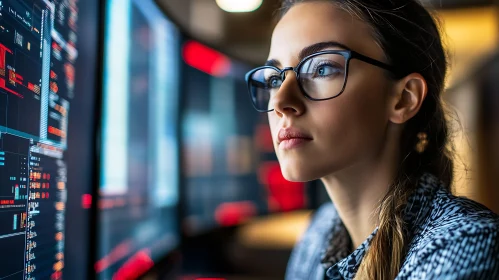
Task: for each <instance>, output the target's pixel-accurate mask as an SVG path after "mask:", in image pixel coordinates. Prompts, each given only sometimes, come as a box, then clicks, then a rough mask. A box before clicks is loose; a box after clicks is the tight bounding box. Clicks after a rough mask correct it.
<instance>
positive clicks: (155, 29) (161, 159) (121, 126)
mask: <svg viewBox="0 0 499 280" xmlns="http://www.w3.org/2000/svg"><path fill="white" fill-rule="evenodd" d="M106 3H107V7H106V25H105V33H104V37H105V50H104V81H103V98H102V108H103V113H102V123H101V144H100V149H101V152H100V159H101V162H100V188H99V193H100V196H99V205H98V208H99V209H98V211H99V214H98V216H99V224H98V225H99V229H98V235H97V238H98V256H97V262H96V263H95V271H96V273H97V276H98V278H99V279H112V278H113V277H115V278H116V279H123V278H121V277H125V278H126V277H134V276H136V275H138V274H140V273H141V272H143V270H147V268H149V267H151V266H152V265H153V263H154V262H155V261H157V260H159V259H160V258H162V257H164V256H165V255H166V254H167V253H168V252H169V251H170V250H172V249H173V248H175V246H176V245H177V243H178V241H179V234H178V221H177V218H176V217H177V203H178V172H179V170H178V161H179V159H178V147H177V146H178V143H177V142H178V140H177V132H176V130H177V119H178V117H177V115H178V95H179V89H178V84H179V83H178V73H179V67H180V66H179V53H180V52H179V44H180V43H179V34H178V31H177V29H176V27H175V26H174V25H173V24H172V23H171V22H170V21H169V20H168V19H167V18H165V16H164V14H163V13H162V12H161V11H160V10H159V8H158V7H157V6H156V4H155V3H154V1H153V0H147V1H145V0H109V1H107V2H106ZM113 279H114V278H113Z"/></svg>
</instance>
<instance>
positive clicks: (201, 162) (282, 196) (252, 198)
mask: <svg viewBox="0 0 499 280" xmlns="http://www.w3.org/2000/svg"><path fill="white" fill-rule="evenodd" d="M182 57H183V62H184V63H183V67H184V69H183V71H182V73H183V77H182V81H183V83H184V86H183V106H182V146H183V148H182V151H183V153H182V157H183V160H182V162H183V167H182V175H183V176H182V188H181V189H182V202H183V207H182V208H183V214H184V215H183V220H182V228H183V230H184V232H185V233H186V235H188V236H190V235H198V234H201V233H205V232H208V231H210V230H212V229H214V228H218V227H223V226H234V225H238V224H240V223H242V222H244V221H247V220H248V219H250V218H252V217H254V216H257V215H262V214H268V213H271V212H282V211H290V210H294V209H299V208H303V207H305V206H306V205H305V190H304V185H303V183H293V182H289V181H286V180H285V179H284V178H283V177H282V173H281V170H280V167H279V163H278V162H277V159H276V156H275V153H274V148H273V144H272V137H271V134H270V129H269V125H268V121H267V115H266V114H262V113H258V112H257V111H256V110H255V109H254V108H253V107H252V105H251V101H250V98H249V95H248V90H247V86H246V82H245V80H244V75H245V73H246V72H247V71H249V70H250V69H251V66H250V65H249V64H247V63H244V62H242V61H240V60H237V59H234V58H232V57H229V56H227V55H226V54H224V53H222V52H219V51H217V50H215V49H213V48H211V47H209V46H206V45H205V44H202V43H200V42H198V41H196V40H193V39H191V38H189V37H186V38H184V42H183V44H182Z"/></svg>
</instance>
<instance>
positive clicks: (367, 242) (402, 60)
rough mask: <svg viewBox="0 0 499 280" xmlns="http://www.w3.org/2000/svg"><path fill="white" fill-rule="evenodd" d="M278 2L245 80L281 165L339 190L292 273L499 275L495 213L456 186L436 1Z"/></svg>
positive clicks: (296, 177)
mask: <svg viewBox="0 0 499 280" xmlns="http://www.w3.org/2000/svg"><path fill="white" fill-rule="evenodd" d="M282 11H283V13H282V17H281V18H280V21H279V22H278V24H277V26H276V28H275V30H274V32H273V35H272V41H271V48H270V53H269V60H268V61H267V63H266V65H265V66H262V67H259V68H256V69H254V70H252V71H250V72H249V73H248V74H247V75H246V79H247V82H248V88H249V92H250V94H251V98H252V102H253V105H254V106H255V108H256V109H257V110H258V111H260V112H268V117H269V123H270V128H271V132H272V137H273V141H274V148H275V151H276V154H277V157H278V159H279V163H280V165H281V169H282V172H283V175H284V177H285V178H286V179H288V180H291V181H310V180H314V179H318V178H320V179H321V180H322V182H323V183H324V185H325V187H326V189H327V192H328V194H329V196H330V198H331V200H332V203H330V204H326V205H324V206H322V207H321V208H320V209H319V210H318V211H317V213H316V214H315V216H314V218H313V220H312V222H311V225H310V226H309V228H308V230H307V231H306V233H305V235H304V236H303V237H302V239H301V241H300V242H299V243H298V244H297V246H296V247H295V249H294V251H293V253H292V256H291V259H290V262H289V264H288V269H287V272H286V279H289V280H292V279H297V280H298V279H300V280H302V279H353V278H355V279H499V241H498V232H499V218H498V216H497V215H495V214H494V213H492V212H491V211H489V210H488V209H486V208H485V207H484V206H482V205H480V204H478V203H475V202H473V201H470V200H467V199H464V198H458V197H455V196H453V195H451V194H450V191H449V190H450V184H451V181H452V174H453V164H452V159H451V155H450V153H449V150H448V143H447V140H448V129H447V124H446V121H445V118H444V112H443V108H442V101H441V97H440V95H441V92H442V90H443V86H444V79H445V75H446V66H447V63H446V57H445V53H444V50H443V47H442V42H441V39H440V34H439V31H438V28H437V25H436V23H435V21H434V19H433V18H432V16H431V15H430V14H429V13H428V11H426V10H425V9H424V8H423V7H422V6H421V4H420V3H418V2H417V1H416V0H390V1H388V0H322V1H320V0H313V1H310V0H309V1H306V0H301V1H299V0H288V1H284V3H283V8H282ZM291 66H292V67H291ZM293 72H295V73H293Z"/></svg>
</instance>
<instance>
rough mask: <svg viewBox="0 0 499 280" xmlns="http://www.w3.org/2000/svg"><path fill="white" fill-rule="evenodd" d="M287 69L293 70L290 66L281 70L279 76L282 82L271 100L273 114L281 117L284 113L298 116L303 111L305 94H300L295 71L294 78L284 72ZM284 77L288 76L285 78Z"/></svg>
mask: <svg viewBox="0 0 499 280" xmlns="http://www.w3.org/2000/svg"><path fill="white" fill-rule="evenodd" d="M289 70H293V71H292V72H295V71H294V69H293V68H292V67H287V68H284V69H283V70H282V72H281V77H282V80H283V82H282V84H281V87H280V88H279V90H278V91H277V92H276V94H275V95H274V96H273V97H272V100H271V105H272V108H274V112H275V114H277V116H279V117H281V118H282V117H283V116H284V115H294V116H299V115H301V114H303V113H304V112H305V103H304V102H305V96H304V95H303V94H301V90H300V87H299V85H298V80H297V79H296V72H295V78H293V77H292V75H286V74H285V73H286V72H287V71H289ZM286 77H288V78H287V79H286Z"/></svg>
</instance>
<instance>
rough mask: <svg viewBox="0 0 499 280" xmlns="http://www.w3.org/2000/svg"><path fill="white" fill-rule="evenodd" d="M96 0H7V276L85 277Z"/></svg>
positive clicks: (0, 166)
mask: <svg viewBox="0 0 499 280" xmlns="http://www.w3.org/2000/svg"><path fill="white" fill-rule="evenodd" d="M97 13H98V3H97V1H96V0H95V1H77V0H43V1H42V0H2V1H0V221H1V226H0V248H2V250H1V252H0V262H1V263H2V265H0V279H62V278H63V276H64V278H65V279H87V276H88V275H87V271H86V270H87V268H88V262H89V255H88V246H89V233H90V232H89V230H88V228H89V218H90V214H89V208H90V206H91V200H92V199H91V198H92V194H91V188H92V187H91V186H92V184H91V182H92V170H93V169H92V168H93V167H92V160H93V159H92V154H93V152H92V151H93V149H94V146H93V145H94V144H93V143H94V141H93V139H94V121H95V117H94V111H95V108H94V105H95V91H94V89H95V76H94V73H95V68H96V65H97V61H96V57H97V39H98V32H97V21H98V14H97Z"/></svg>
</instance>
